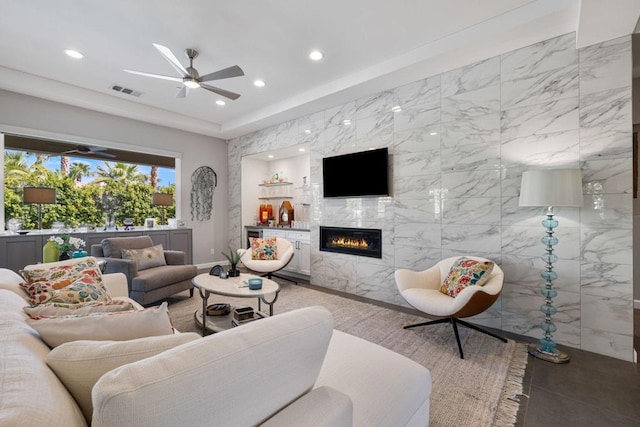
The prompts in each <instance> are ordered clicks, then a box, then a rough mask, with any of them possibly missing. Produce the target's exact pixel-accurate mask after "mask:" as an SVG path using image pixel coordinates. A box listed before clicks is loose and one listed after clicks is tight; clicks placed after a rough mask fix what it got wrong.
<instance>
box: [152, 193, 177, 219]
mask: <svg viewBox="0 0 640 427" xmlns="http://www.w3.org/2000/svg"><path fill="white" fill-rule="evenodd" d="M152 197H153V199H152V201H153V205H154V206H160V208H161V210H162V217H161V221H160V225H164V209H165V206H171V205H173V195H171V194H164V193H153V196H152Z"/></svg>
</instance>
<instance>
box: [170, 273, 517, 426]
mask: <svg viewBox="0 0 640 427" xmlns="http://www.w3.org/2000/svg"><path fill="white" fill-rule="evenodd" d="M280 285H281V287H282V290H281V291H280V295H279V298H278V300H277V302H276V303H275V305H274V315H277V314H278V313H283V312H286V311H290V310H294V309H297V308H302V307H308V306H313V305H321V306H324V307H326V308H327V309H328V310H329V311H330V312H331V313H332V314H333V318H334V327H335V328H336V329H338V330H340V331H343V332H347V333H349V334H352V335H356V336H358V337H361V338H364V339H366V340H368V341H371V342H374V343H377V344H379V345H382V346H384V347H386V348H388V349H390V350H393V351H395V352H397V353H400V354H403V355H405V356H406V357H408V358H410V359H412V360H414V361H416V362H418V363H420V364H421V365H423V366H425V367H427V368H428V369H429V371H430V372H431V376H432V381H433V393H432V395H431V411H430V417H429V425H430V426H434V427H444V426H452V427H453V426H455V427H463V426H469V427H484V426H497V427H502V426H513V425H515V423H516V417H517V411H518V407H519V403H518V396H519V395H520V394H521V393H522V379H523V377H524V371H525V368H526V363H527V351H526V345H525V344H524V343H517V342H515V341H512V340H509V341H508V342H507V343H506V344H505V343H503V342H502V341H499V340H497V339H495V338H492V337H490V336H487V335H485V334H482V333H479V332H476V331H473V330H471V329H468V328H465V327H460V328H459V331H460V340H461V342H462V343H463V350H464V355H465V358H464V359H460V357H459V355H458V349H457V345H456V341H455V336H454V334H453V331H452V329H451V325H449V324H443V325H432V326H428V327H423V328H415V329H403V328H402V327H403V326H404V325H409V324H412V323H418V322H421V321H424V320H425V319H424V318H423V317H419V316H415V315H411V314H407V313H402V312H399V311H396V310H392V309H389V308H385V307H380V306H378V305H374V304H368V303H365V302H361V301H356V300H353V299H351V298H345V297H342V296H338V295H335V294H331V293H327V292H321V291H318V290H314V289H310V288H308V287H304V286H299V285H297V286H296V285H292V284H289V283H287V282H284V281H282V282H281V283H280ZM167 301H168V302H169V313H170V316H171V319H172V322H173V324H174V326H175V327H176V329H178V330H179V331H183V332H187V331H192V332H201V329H200V328H199V327H198V326H197V325H196V324H195V322H194V319H193V314H194V312H195V311H196V310H197V309H201V308H202V300H201V299H200V297H199V296H198V295H197V292H196V293H195V295H194V296H193V298H189V297H188V293H186V292H185V293H181V294H178V295H176V296H174V297H172V298H169V299H167ZM216 302H227V303H230V304H232V305H236V306H253V307H254V308H257V300H256V299H248V298H247V299H234V298H228V297H220V296H217V295H212V296H211V297H210V298H209V301H208V303H209V304H212V303H216ZM263 309H264V307H263ZM381 368H383V367H381Z"/></svg>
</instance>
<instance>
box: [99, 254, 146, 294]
mask: <svg viewBox="0 0 640 427" xmlns="http://www.w3.org/2000/svg"><path fill="white" fill-rule="evenodd" d="M105 260H106V265H105V266H104V271H103V274H110V273H123V274H124V275H125V276H127V286H128V288H129V293H131V280H132V279H133V278H134V277H136V276H137V275H138V264H137V263H136V262H135V260H131V259H120V258H105Z"/></svg>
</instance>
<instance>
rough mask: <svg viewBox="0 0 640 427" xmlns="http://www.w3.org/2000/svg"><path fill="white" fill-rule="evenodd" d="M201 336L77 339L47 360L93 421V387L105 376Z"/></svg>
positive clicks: (49, 356) (89, 420)
mask: <svg viewBox="0 0 640 427" xmlns="http://www.w3.org/2000/svg"><path fill="white" fill-rule="evenodd" d="M199 338H201V337H200V335H198V334H196V333H193V332H187V333H183V334H175V335H165V336H157V337H146V338H137V339H133V340H128V341H73V342H68V343H65V344H62V345H60V346H58V347H56V348H54V349H53V350H51V352H50V353H49V354H48V355H47V358H46V362H47V364H48V365H49V367H50V368H51V369H53V371H54V372H55V373H56V375H57V376H58V378H59V379H60V380H61V381H62V383H63V384H64V385H65V387H66V388H67V390H69V392H70V393H71V394H72V395H73V397H74V398H75V400H76V402H77V403H78V405H80V409H82V412H83V414H84V416H85V418H86V419H87V422H89V423H91V414H92V413H93V405H92V403H91V390H92V389H93V386H94V384H95V383H96V381H98V379H100V377H101V376H102V375H104V374H105V373H106V372H108V371H110V370H112V369H114V368H117V367H118V366H122V365H125V364H127V363H131V362H135V361H137V360H140V359H144V358H146V357H150V356H153V355H155V354H158V353H161V352H163V351H165V350H168V349H170V348H173V347H176V346H178V345H181V344H184V343H187V342H190V341H194V340H197V339H199Z"/></svg>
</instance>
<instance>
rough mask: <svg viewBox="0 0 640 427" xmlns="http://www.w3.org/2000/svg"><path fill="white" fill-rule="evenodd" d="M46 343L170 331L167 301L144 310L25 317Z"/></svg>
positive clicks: (53, 343) (105, 338) (118, 337)
mask: <svg viewBox="0 0 640 427" xmlns="http://www.w3.org/2000/svg"><path fill="white" fill-rule="evenodd" d="M27 323H28V324H29V325H30V326H31V327H33V328H34V329H35V330H36V331H38V333H39V334H40V336H41V337H42V340H43V341H44V342H45V343H47V345H49V347H51V348H53V347H57V346H59V345H60V344H64V343H65V342H69V341H77V340H94V341H107V340H111V341H125V340H131V339H135V338H142V337H150V336H157V335H170V334H173V332H174V331H173V327H172V326H171V319H170V318H169V313H168V311H167V303H166V302H163V303H162V304H161V305H160V306H158V307H153V308H146V309H144V310H134V311H121V312H115V313H93V314H88V315H84V316H61V317H42V318H35V319H27Z"/></svg>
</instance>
